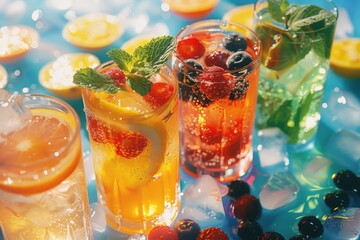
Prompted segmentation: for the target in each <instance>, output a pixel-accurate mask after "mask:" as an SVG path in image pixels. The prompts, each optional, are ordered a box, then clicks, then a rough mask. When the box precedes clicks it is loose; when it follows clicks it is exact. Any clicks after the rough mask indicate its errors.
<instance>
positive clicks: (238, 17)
mask: <svg viewBox="0 0 360 240" xmlns="http://www.w3.org/2000/svg"><path fill="white" fill-rule="evenodd" d="M223 20H225V21H228V22H236V23H239V24H242V25H244V26H246V27H248V28H252V27H253V24H254V5H253V4H247V5H243V6H240V7H236V8H233V9H231V10H229V11H228V12H226V13H225V14H224V16H223Z"/></svg>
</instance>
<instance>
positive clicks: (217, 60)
mask: <svg viewBox="0 0 360 240" xmlns="http://www.w3.org/2000/svg"><path fill="white" fill-rule="evenodd" d="M229 56H230V54H229V53H226V52H220V51H215V52H212V53H210V54H209V55H207V56H206V57H205V63H206V65H208V66H209V67H210V66H218V67H222V68H223V69H227V65H226V60H227V59H228V58H229Z"/></svg>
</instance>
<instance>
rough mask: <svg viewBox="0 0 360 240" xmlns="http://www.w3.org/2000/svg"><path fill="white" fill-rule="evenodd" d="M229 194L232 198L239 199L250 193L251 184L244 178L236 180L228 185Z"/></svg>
mask: <svg viewBox="0 0 360 240" xmlns="http://www.w3.org/2000/svg"><path fill="white" fill-rule="evenodd" d="M228 188H229V192H228V196H229V197H230V198H231V199H232V200H236V199H239V198H240V197H241V196H242V195H244V194H250V186H249V184H248V183H247V182H245V181H243V180H234V181H232V182H230V184H229V185H228Z"/></svg>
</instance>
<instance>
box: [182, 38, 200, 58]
mask: <svg viewBox="0 0 360 240" xmlns="http://www.w3.org/2000/svg"><path fill="white" fill-rule="evenodd" d="M176 52H177V54H178V55H179V57H180V58H181V59H183V60H186V59H190V58H193V59H198V58H200V57H202V56H203V55H204V53H205V46H204V45H203V44H202V43H201V42H200V40H198V39H197V38H194V37H188V38H184V39H182V40H180V41H179V42H178V43H177V46H176Z"/></svg>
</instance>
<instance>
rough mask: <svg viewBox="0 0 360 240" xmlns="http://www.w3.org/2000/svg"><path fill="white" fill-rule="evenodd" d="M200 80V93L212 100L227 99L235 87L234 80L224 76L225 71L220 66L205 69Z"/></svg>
mask: <svg viewBox="0 0 360 240" xmlns="http://www.w3.org/2000/svg"><path fill="white" fill-rule="evenodd" d="M199 79H200V85H199V87H200V91H201V92H203V93H204V94H205V95H206V96H207V97H208V98H209V99H211V100H216V99H221V98H225V97H227V96H228V95H229V94H230V92H231V89H232V86H233V85H234V83H233V82H234V79H233V78H229V77H228V76H226V75H224V69H223V68H221V67H218V66H212V67H207V68H205V69H204V72H203V73H201V74H200V75H199Z"/></svg>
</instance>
